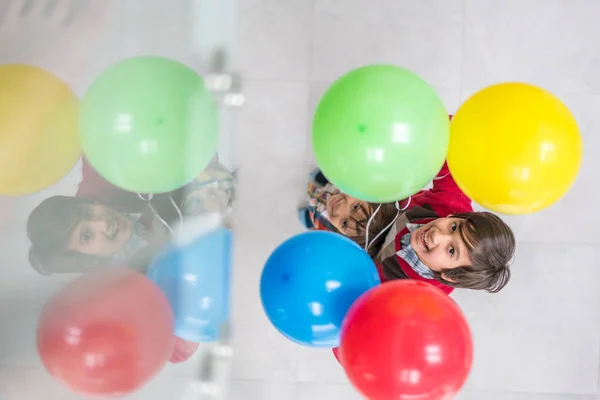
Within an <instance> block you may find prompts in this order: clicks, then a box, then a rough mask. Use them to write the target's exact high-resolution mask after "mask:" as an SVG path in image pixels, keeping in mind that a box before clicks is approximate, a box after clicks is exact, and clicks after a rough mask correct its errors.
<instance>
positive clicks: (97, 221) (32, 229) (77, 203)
mask: <svg viewBox="0 0 600 400" xmlns="http://www.w3.org/2000/svg"><path fill="white" fill-rule="evenodd" d="M27 235H28V236H29V240H31V250H30V261H31V263H32V265H33V266H34V267H36V269H38V271H39V272H42V273H52V272H61V271H55V270H53V269H54V268H50V269H52V270H49V268H45V270H44V271H42V270H40V268H41V266H42V265H43V264H47V265H48V264H50V263H48V262H45V261H46V260H49V259H53V258H55V257H56V256H58V255H63V256H65V257H62V259H65V258H67V255H68V256H69V257H68V258H70V259H72V260H75V259H79V260H78V261H77V263H78V264H85V263H84V262H83V261H84V259H85V261H90V260H91V259H92V258H94V259H95V258H97V257H100V258H108V257H111V256H112V255H114V254H115V253H117V252H118V251H119V250H121V248H122V247H123V245H124V244H125V243H126V242H127V241H128V240H129V238H130V237H131V235H132V224H131V222H130V220H128V219H127V218H126V217H125V216H124V215H123V214H121V213H119V212H117V211H116V210H114V209H112V208H110V207H107V206H105V205H102V204H99V203H96V202H94V201H91V200H87V199H82V198H77V197H69V196H54V197H50V198H48V199H46V200H44V201H43V202H42V203H41V204H40V205H38V206H37V207H36V208H35V209H34V210H33V212H32V213H31V215H30V216H29V220H28V221H27ZM80 267H81V268H85V266H84V265H80ZM68 272H75V271H73V270H69V271H68Z"/></svg>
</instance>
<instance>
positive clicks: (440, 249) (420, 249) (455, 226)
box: [410, 216, 471, 272]
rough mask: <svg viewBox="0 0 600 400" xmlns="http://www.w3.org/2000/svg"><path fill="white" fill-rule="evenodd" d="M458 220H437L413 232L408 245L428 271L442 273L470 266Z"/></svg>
mask: <svg viewBox="0 0 600 400" xmlns="http://www.w3.org/2000/svg"><path fill="white" fill-rule="evenodd" d="M463 222H464V220H463V219H460V218H452V216H450V217H446V218H437V219H434V220H433V221H431V222H429V223H428V224H426V225H423V226H421V227H420V228H418V229H416V230H415V231H413V233H412V234H411V236H410V244H411V246H412V248H413V249H415V252H416V253H417V256H418V257H419V260H421V262H422V263H423V264H425V266H427V267H428V268H429V269H431V270H433V271H436V272H442V271H443V270H446V269H453V268H458V267H462V266H465V265H471V260H470V259H469V248H468V247H467V244H466V243H465V242H464V240H463V239H462V237H461V235H460V232H459V228H460V225H461V224H462V223H463Z"/></svg>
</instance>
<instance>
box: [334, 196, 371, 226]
mask: <svg viewBox="0 0 600 400" xmlns="http://www.w3.org/2000/svg"><path fill="white" fill-rule="evenodd" d="M368 210H369V203H367V202H366V201H361V200H358V199H355V198H354V197H352V196H348V195H347V194H345V193H337V194H334V195H331V196H330V197H329V198H328V199H327V213H328V214H329V221H330V222H331V224H332V225H333V226H335V228H336V229H337V230H338V231H339V232H340V233H341V234H343V235H345V236H352V235H356V234H357V233H358V232H357V230H356V221H364V220H366V219H367V218H368V215H369V214H368Z"/></svg>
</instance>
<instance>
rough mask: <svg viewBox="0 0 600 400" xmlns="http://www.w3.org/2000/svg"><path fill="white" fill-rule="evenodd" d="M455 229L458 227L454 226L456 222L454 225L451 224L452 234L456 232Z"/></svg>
mask: <svg viewBox="0 0 600 400" xmlns="http://www.w3.org/2000/svg"><path fill="white" fill-rule="evenodd" d="M457 228H458V225H456V222H454V223H453V224H452V228H451V229H452V232H456V229H457Z"/></svg>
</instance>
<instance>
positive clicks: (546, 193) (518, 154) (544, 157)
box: [448, 83, 583, 215]
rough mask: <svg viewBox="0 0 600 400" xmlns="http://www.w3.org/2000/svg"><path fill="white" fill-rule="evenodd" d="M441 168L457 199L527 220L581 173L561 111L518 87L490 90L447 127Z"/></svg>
mask: <svg viewBox="0 0 600 400" xmlns="http://www.w3.org/2000/svg"><path fill="white" fill-rule="evenodd" d="M450 129H451V130H450V146H449V148H448V166H449V168H450V171H451V172H452V175H453V177H454V180H455V181H456V183H457V184H458V186H459V187H460V188H461V189H462V190H463V192H464V193H465V194H466V195H467V196H469V197H470V198H471V199H473V200H474V201H475V202H477V203H479V204H481V205H482V206H484V207H486V208H488V209H490V210H492V211H496V212H499V213H503V214H512V215H517V214H528V213H533V212H536V211H539V210H542V209H544V208H546V207H548V206H550V205H551V204H553V203H554V202H556V201H557V200H558V199H560V198H561V197H562V196H563V195H564V194H565V193H566V192H567V191H568V190H569V189H570V188H571V186H572V185H573V182H574V181H575V178H576V177H577V173H578V172H579V168H580V166H581V157H582V151H583V150H582V142H581V134H580V132H579V128H578V127H577V122H576V121H575V118H573V116H572V115H571V113H570V112H569V109H568V108H567V107H566V106H565V105H564V104H563V103H562V102H561V101H560V100H558V99H557V98H556V97H554V96H553V95H552V94H550V93H548V92H546V91H545V90H542V89H540V88H538V87H535V86H532V85H528V84H524V83H503V84H498V85H494V86H490V87H488V88H486V89H484V90H482V91H480V92H478V93H476V94H475V95H474V96H472V97H471V98H469V99H468V100H467V101H466V102H465V103H464V104H463V105H462V106H461V107H460V109H459V110H458V112H457V113H456V115H455V116H454V118H453V119H452V122H451V124H450Z"/></svg>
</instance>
